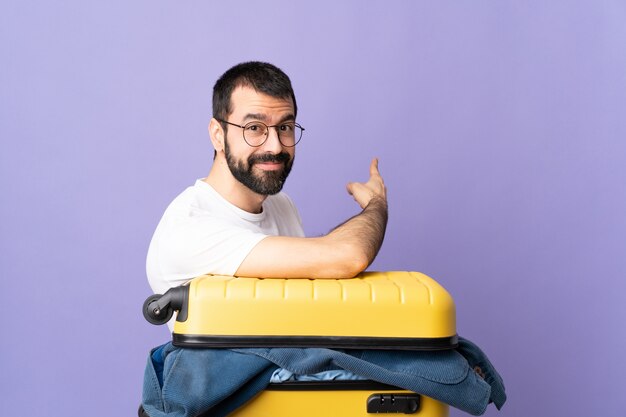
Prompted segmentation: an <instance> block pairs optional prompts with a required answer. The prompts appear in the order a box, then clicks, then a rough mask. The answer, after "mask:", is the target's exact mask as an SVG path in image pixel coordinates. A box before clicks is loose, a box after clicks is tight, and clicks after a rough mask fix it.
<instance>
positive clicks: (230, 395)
mask: <svg viewBox="0 0 626 417" xmlns="http://www.w3.org/2000/svg"><path fill="white" fill-rule="evenodd" d="M278 368H284V369H286V370H288V371H290V372H293V373H294V374H298V375H306V374H314V373H318V372H323V371H329V370H346V371H349V372H351V373H354V374H356V375H359V376H361V377H364V378H366V379H370V380H373V381H377V382H382V383H385V384H389V385H394V386H397V387H399V388H404V389H407V390H411V391H414V392H417V393H420V394H423V395H426V396H429V397H432V398H435V399H437V400H439V401H442V402H444V403H447V404H450V405H451V406H453V407H456V408H459V409H461V410H463V411H466V412H468V413H470V414H473V415H481V414H483V413H484V412H485V410H486V408H487V405H488V404H489V403H490V402H494V403H495V405H496V407H497V408H498V409H500V408H501V407H502V405H503V404H504V402H505V401H506V394H505V391H504V384H503V382H502V378H501V377H500V375H499V374H498V373H497V371H496V370H495V368H494V367H493V365H492V364H491V363H490V362H489V359H488V358H487V357H486V355H485V354H484V353H483V352H482V351H481V350H480V349H479V348H478V346H476V345H474V344H473V343H472V342H470V341H468V340H467V339H463V338H459V347H458V348H457V349H454V350H444V351H431V352H424V351H397V350H395V351H394V350H368V349H367V350H366V349H362V350H352V349H351V350H332V349H324V348H247V349H195V348H178V347H175V346H173V345H172V344H171V343H167V344H165V345H163V346H160V347H159V348H156V349H154V350H153V351H152V352H151V355H150V357H149V359H148V364H147V366H146V371H145V377H144V390H143V407H144V409H145V411H146V412H147V413H148V415H150V417H190V416H196V415H197V414H200V413H202V412H207V411H209V412H210V415H212V416H225V415H227V414H228V413H230V412H232V411H233V410H235V409H236V408H237V407H239V406H241V405H243V404H244V403H245V402H246V401H248V400H249V399H251V398H252V397H254V395H256V394H257V393H259V392H260V391H262V390H263V389H265V388H266V387H267V385H268V384H269V380H270V377H271V375H272V373H273V372H274V371H275V370H276V369H278Z"/></svg>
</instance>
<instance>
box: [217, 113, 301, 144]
mask: <svg viewBox="0 0 626 417" xmlns="http://www.w3.org/2000/svg"><path fill="white" fill-rule="evenodd" d="M215 120H217V121H218V122H222V123H226V124H227V125H232V126H236V127H239V128H241V129H243V140H244V141H245V142H246V143H247V144H248V145H250V146H252V147H255V148H256V147H259V146H261V145H263V144H264V143H265V141H267V138H268V137H269V132H270V127H273V128H275V129H276V133H277V134H278V140H279V141H280V143H281V145H283V146H285V147H288V148H291V147H294V146H296V144H297V143H298V142H300V139H302V132H304V128H303V127H302V126H300V125H299V124H298V123H295V122H284V123H281V124H279V125H273V126H268V125H266V124H265V123H263V122H256V121H254V122H250V123H246V124H245V125H243V126H242V125H238V124H235V123H231V122H227V121H226V120H222V119H217V118H216V119H215Z"/></svg>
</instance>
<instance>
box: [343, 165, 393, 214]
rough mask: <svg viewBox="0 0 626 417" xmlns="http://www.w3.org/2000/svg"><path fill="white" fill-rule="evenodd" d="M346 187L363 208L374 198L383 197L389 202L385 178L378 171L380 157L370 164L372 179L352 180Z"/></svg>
mask: <svg viewBox="0 0 626 417" xmlns="http://www.w3.org/2000/svg"><path fill="white" fill-rule="evenodd" d="M346 189H347V190H348V193H349V194H350V195H351V196H352V197H353V198H354V200H355V201H356V202H357V203H359V205H360V206H361V208H362V209H363V208H365V207H366V206H367V205H368V204H369V202H370V201H371V200H372V199H373V198H377V197H378V198H381V199H383V200H384V201H385V204H386V203H387V189H386V188H385V183H384V182H383V178H382V177H381V176H380V172H378V158H374V159H373V160H372V163H371V165H370V179H369V180H368V181H367V182H365V183H363V182H350V183H348V185H347V187H346Z"/></svg>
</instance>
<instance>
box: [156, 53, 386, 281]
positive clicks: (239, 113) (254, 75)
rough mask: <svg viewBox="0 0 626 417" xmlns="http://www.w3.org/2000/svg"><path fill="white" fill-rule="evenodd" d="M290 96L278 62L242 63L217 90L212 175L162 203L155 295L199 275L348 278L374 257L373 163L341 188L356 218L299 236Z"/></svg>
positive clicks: (298, 130) (381, 224)
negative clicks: (291, 185) (291, 189)
mask: <svg viewBox="0 0 626 417" xmlns="http://www.w3.org/2000/svg"><path fill="white" fill-rule="evenodd" d="M296 116H297V105H296V98H295V95H294V92H293V89H292V86H291V81H290V80H289V77H287V75H286V74H285V73H284V72H283V71H281V70H280V69H279V68H277V67H275V66H273V65H271V64H267V63H262V62H247V63H243V64H239V65H236V66H235V67H233V68H231V69H229V70H228V71H226V73H224V74H223V75H222V77H221V78H220V79H219V80H218V81H217V82H216V84H215V87H214V90H213V118H212V119H211V121H210V123H209V135H210V137H211V142H212V144H213V147H214V149H215V155H214V161H213V166H212V167H211V170H210V172H209V175H208V176H207V177H206V178H204V179H201V180H198V181H196V183H195V185H194V186H192V187H189V188H188V189H187V190H185V191H184V192H183V193H182V194H180V195H179V196H178V197H177V198H176V199H175V200H174V201H173V202H172V203H171V204H170V206H169V207H168V208H167V210H166V212H165V214H164V215H163V218H162V219H161V222H160V223H159V225H158V227H157V229H156V231H155V233H154V236H153V238H152V241H151V243H150V248H149V251H148V258H147V273H148V279H149V282H150V285H151V286H152V288H153V290H154V291H155V292H157V293H163V292H165V291H167V289H168V288H170V287H173V286H177V285H180V284H183V283H185V282H186V281H188V280H189V279H191V278H193V277H196V276H199V275H203V274H223V275H234V276H244V277H261V278H292V277H306V278H351V277H353V276H355V275H357V274H358V273H360V272H361V271H363V270H364V269H365V268H367V267H368V265H369V264H370V263H371V262H372V261H373V260H374V258H375V257H376V254H377V253H378V250H379V249H380V246H381V244H382V241H383V237H384V234H385V227H386V224H387V199H386V190H385V185H384V183H383V179H382V178H381V176H380V174H379V172H378V161H377V160H376V159H375V160H373V161H372V163H371V166H370V178H369V180H368V181H367V182H365V183H358V182H353V183H349V184H348V186H347V191H348V193H349V194H350V195H352V197H353V198H354V199H355V200H356V202H357V203H358V204H359V205H360V207H361V209H362V211H361V212H360V214H358V215H356V216H354V217H352V218H351V219H349V220H347V221H346V222H344V223H343V224H341V225H340V226H338V227H336V228H335V229H334V230H332V231H331V232H330V233H328V234H327V235H325V236H322V237H315V238H305V237H304V233H303V231H302V226H301V221H300V217H299V215H298V212H297V210H296V208H295V206H294V205H293V203H292V202H291V200H290V199H289V197H288V196H287V195H286V194H285V193H283V192H281V189H282V186H283V184H284V182H285V180H286V178H287V176H288V175H289V171H290V170H291V166H292V164H293V161H294V157H295V145H296V143H297V142H298V141H299V139H300V137H301V135H302V131H303V130H304V129H303V128H302V127H301V126H300V125H299V124H298V123H296Z"/></svg>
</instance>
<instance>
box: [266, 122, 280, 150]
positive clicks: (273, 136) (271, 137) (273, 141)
mask: <svg viewBox="0 0 626 417" xmlns="http://www.w3.org/2000/svg"><path fill="white" fill-rule="evenodd" d="M263 150H265V152H269V153H273V154H278V153H280V152H282V150H283V145H282V144H281V143H280V140H279V139H278V127H275V126H274V127H270V128H269V129H268V131H267V140H266V141H265V143H264V144H263Z"/></svg>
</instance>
